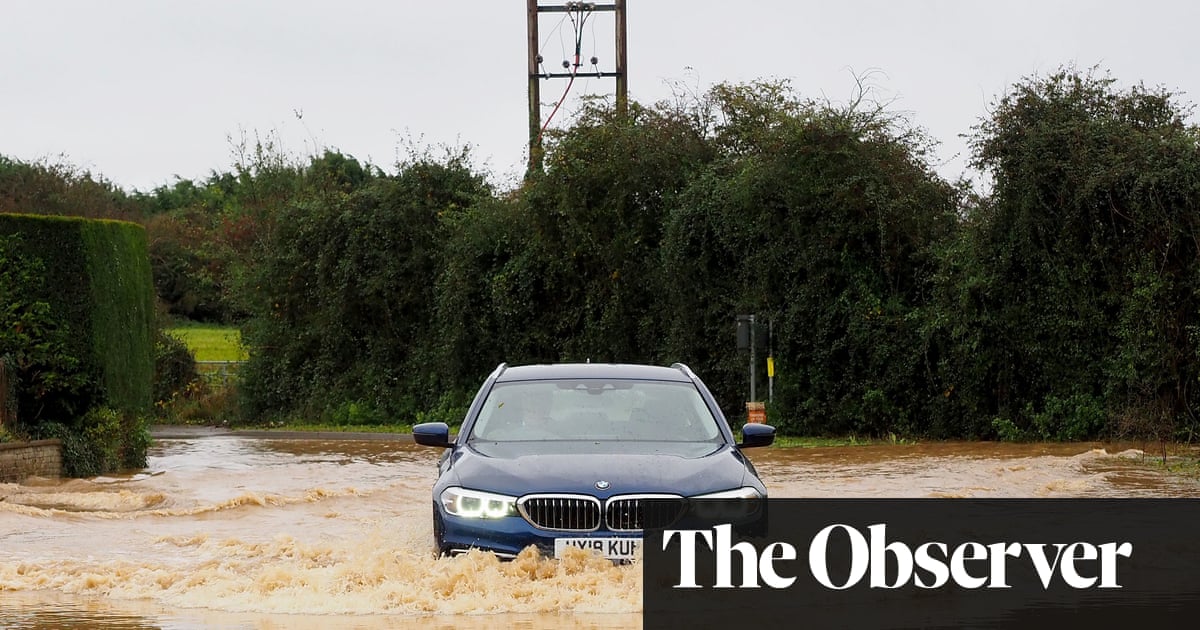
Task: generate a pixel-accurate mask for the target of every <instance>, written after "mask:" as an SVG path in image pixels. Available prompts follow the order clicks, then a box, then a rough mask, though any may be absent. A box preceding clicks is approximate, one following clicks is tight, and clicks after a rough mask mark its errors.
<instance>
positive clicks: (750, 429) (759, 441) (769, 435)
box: [737, 424, 775, 448]
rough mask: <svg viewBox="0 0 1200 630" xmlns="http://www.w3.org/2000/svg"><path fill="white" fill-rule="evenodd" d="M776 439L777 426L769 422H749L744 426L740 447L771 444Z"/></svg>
mask: <svg viewBox="0 0 1200 630" xmlns="http://www.w3.org/2000/svg"><path fill="white" fill-rule="evenodd" d="M774 441H775V427H773V426H771V425H769V424H747V425H746V426H744V427H742V443H741V444H738V445H737V446H738V448H753V447H756V446H770V445H771V443H772V442H774Z"/></svg>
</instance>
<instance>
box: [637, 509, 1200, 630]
mask: <svg viewBox="0 0 1200 630" xmlns="http://www.w3.org/2000/svg"><path fill="white" fill-rule="evenodd" d="M643 549H644V551H643V554H644V561H645V565H644V569H645V587H644V588H645V602H644V603H645V622H646V627H647V628H660V627H687V628H693V629H699V628H730V627H741V626H744V625H746V624H747V623H753V624H754V625H756V626H760V625H762V624H770V625H771V626H773V625H775V624H787V625H789V626H799V627H804V628H1022V629H1023V630H1027V629H1029V628H1040V627H1063V626H1065V625H1067V624H1070V626H1071V627H1087V628H1116V627H1120V628H1126V629H1127V628H1131V627H1148V626H1151V625H1153V624H1155V623H1171V624H1174V625H1176V626H1178V625H1181V624H1182V625H1186V626H1191V625H1193V624H1195V623H1197V621H1198V620H1200V500H1191V499H1111V500H1109V499H1066V500H1058V499H1001V500H975V499H894V500H807V499H796V500H792V499H771V500H768V501H746V500H733V501H701V502H693V503H691V504H690V506H689V511H688V513H687V514H686V515H685V516H683V517H682V518H680V519H679V520H677V521H676V522H675V523H674V524H672V525H671V526H670V527H668V528H666V529H664V530H660V531H654V532H647V535H646V539H645V541H644V547H643Z"/></svg>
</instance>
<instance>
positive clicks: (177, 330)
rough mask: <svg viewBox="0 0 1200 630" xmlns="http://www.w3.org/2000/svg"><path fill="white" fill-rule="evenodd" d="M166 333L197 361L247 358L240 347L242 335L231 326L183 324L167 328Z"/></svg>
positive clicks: (241, 359) (243, 359) (240, 359)
mask: <svg viewBox="0 0 1200 630" xmlns="http://www.w3.org/2000/svg"><path fill="white" fill-rule="evenodd" d="M166 332H167V334H169V335H171V336H172V337H175V338H176V339H179V340H180V341H182V342H183V343H184V344H186V345H187V347H188V348H189V349H190V350H191V351H192V354H194V355H196V360H197V361H245V360H246V359H247V358H248V355H247V354H246V349H245V348H244V347H242V333H241V331H239V330H238V329H237V328H234V327H232V326H218V325H216V324H185V325H183V326H174V327H171V328H168V329H167V331H166Z"/></svg>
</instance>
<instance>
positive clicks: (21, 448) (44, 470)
mask: <svg viewBox="0 0 1200 630" xmlns="http://www.w3.org/2000/svg"><path fill="white" fill-rule="evenodd" d="M60 475H62V442H61V441H59V440H38V441H36V442H6V443H3V444H0V482H8V483H12V482H20V481H24V480H25V478H26V477H31V476H38V477H58V476H60Z"/></svg>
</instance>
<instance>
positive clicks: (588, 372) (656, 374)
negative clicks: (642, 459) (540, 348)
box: [496, 363, 691, 383]
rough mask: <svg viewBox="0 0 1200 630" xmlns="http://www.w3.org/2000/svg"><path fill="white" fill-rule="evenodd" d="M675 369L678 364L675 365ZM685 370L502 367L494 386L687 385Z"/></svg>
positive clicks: (575, 365) (582, 365)
mask: <svg viewBox="0 0 1200 630" xmlns="http://www.w3.org/2000/svg"><path fill="white" fill-rule="evenodd" d="M677 365H678V364H677ZM685 370H686V368H684V367H683V366H678V367H675V366H673V367H662V366H658V365H634V364H629V363H553V364H542V365H519V366H512V367H505V368H504V370H503V371H502V372H501V373H500V375H499V376H498V377H497V378H496V382H500V383H504V382H512V381H543V380H558V379H576V378H604V379H632V380H644V381H676V382H680V383H687V382H690V381H691V379H690V378H689V377H688V374H687V373H686V372H685Z"/></svg>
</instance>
